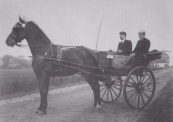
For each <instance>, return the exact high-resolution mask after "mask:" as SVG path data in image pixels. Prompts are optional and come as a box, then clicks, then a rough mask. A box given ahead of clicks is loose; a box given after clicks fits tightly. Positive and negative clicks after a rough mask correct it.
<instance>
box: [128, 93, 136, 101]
mask: <svg viewBox="0 0 173 122" xmlns="http://www.w3.org/2000/svg"><path fill="white" fill-rule="evenodd" d="M135 93H136V91H135V92H133V94H132V95H131V96H130V97H129V99H128V100H130V99H131V98H132V96H133V95H134V94H135Z"/></svg>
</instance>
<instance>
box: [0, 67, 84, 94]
mask: <svg viewBox="0 0 173 122" xmlns="http://www.w3.org/2000/svg"><path fill="white" fill-rule="evenodd" d="M84 81H85V80H84V78H83V77H82V76H80V75H77V74H76V75H73V76H68V77H57V78H55V79H53V78H51V80H50V88H56V87H57V88H58V87H65V86H71V85H75V84H79V83H83V82H84ZM36 89H38V84H37V79H36V75H35V73H34V72H33V70H32V69H0V97H3V96H5V95H8V94H14V93H19V92H30V91H34V90H36Z"/></svg>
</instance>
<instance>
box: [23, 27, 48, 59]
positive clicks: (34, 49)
mask: <svg viewBox="0 0 173 122" xmlns="http://www.w3.org/2000/svg"><path fill="white" fill-rule="evenodd" d="M26 40H27V42H28V45H30V46H29V48H30V50H31V53H32V55H33V56H45V53H46V52H47V50H48V48H49V45H50V43H51V41H50V40H49V39H48V38H47V37H46V36H45V35H44V33H43V32H40V31H39V30H38V29H37V28H36V27H28V28H27V37H26Z"/></svg>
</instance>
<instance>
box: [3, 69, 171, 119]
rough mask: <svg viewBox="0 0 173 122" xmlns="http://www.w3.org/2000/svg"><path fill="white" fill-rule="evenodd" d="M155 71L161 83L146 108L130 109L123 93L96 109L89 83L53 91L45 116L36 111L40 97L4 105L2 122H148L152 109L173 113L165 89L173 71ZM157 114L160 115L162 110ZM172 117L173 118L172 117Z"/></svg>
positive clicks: (167, 87)
mask: <svg viewBox="0 0 173 122" xmlns="http://www.w3.org/2000/svg"><path fill="white" fill-rule="evenodd" d="M154 74H155V77H156V82H157V84H156V93H155V96H154V98H153V100H152V101H151V103H150V104H149V105H148V106H147V107H146V108H144V109H143V110H132V109H131V108H129V107H128V106H127V105H126V103H125V101H124V98H123V95H121V96H120V98H119V99H118V100H117V101H116V102H114V103H111V104H104V103H102V109H100V110H95V109H94V107H93V93H92V91H91V89H90V87H89V86H85V87H82V88H78V89H75V90H67V91H66V92H59V93H56V94H50V95H49V97H48V108H47V114H46V115H43V116H38V115H37V114H35V110H36V109H37V107H38V106H39V98H38V97H35V98H32V99H31V100H26V101H19V102H13V103H8V104H4V105H3V106H1V107H0V122H141V121H142V122H144V119H143V118H146V117H148V116H150V115H151V116H153V117H154V116H155V115H154V114H153V115H152V114H151V113H150V111H152V112H155V111H154V110H155V109H157V108H159V109H158V110H159V111H161V112H162V113H166V112H169V113H170V112H172V108H171V107H172V100H173V98H172V97H171V96H172V94H170V92H165V90H164V89H171V90H172V85H170V84H172V83H173V81H172V79H171V78H172V76H173V70H172V69H167V70H161V71H156V72H154ZM167 84H169V85H167ZM171 90H170V91H171ZM163 95H164V96H167V95H168V96H169V97H166V98H165V99H167V101H169V102H168V103H167V104H170V106H169V107H166V108H167V109H164V108H161V107H165V106H164V104H163V103H162V104H160V103H161V102H165V100H163V99H164V98H163V99H162V97H164V96H163ZM160 99H161V101H160ZM159 101H160V103H159ZM170 101H171V102H170ZM154 104H158V106H157V107H153V105H154ZM159 105H162V106H159ZM157 115H158V116H159V114H158V113H157ZM155 117H157V116H155ZM169 117H171V116H169ZM151 120H154V119H146V121H147V122H149V121H151ZM163 120H164V118H163ZM168 120H169V121H171V118H169V119H168ZM151 122H152V121H151ZM167 122H168V121H167Z"/></svg>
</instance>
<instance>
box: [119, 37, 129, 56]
mask: <svg viewBox="0 0 173 122" xmlns="http://www.w3.org/2000/svg"><path fill="white" fill-rule="evenodd" d="M118 50H122V51H123V52H122V53H121V54H120V55H126V56H128V55H130V53H131V52H132V42H131V41H130V40H124V42H123V43H122V42H120V43H119V44H118Z"/></svg>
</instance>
